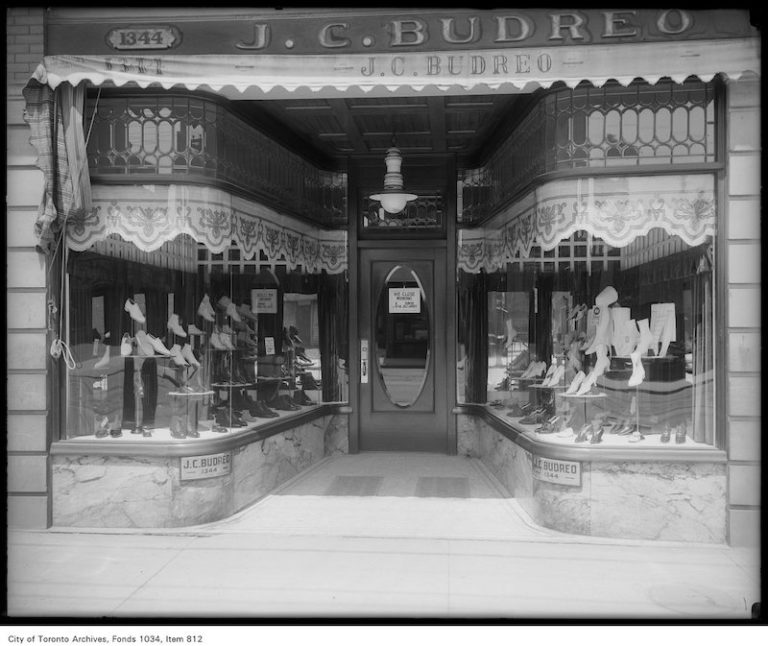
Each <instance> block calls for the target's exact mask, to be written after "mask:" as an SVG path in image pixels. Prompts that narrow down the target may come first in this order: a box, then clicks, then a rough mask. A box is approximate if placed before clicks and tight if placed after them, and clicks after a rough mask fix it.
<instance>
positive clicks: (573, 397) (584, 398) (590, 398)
mask: <svg viewBox="0 0 768 646" xmlns="http://www.w3.org/2000/svg"><path fill="white" fill-rule="evenodd" d="M558 395H559V396H560V397H562V398H564V399H565V400H567V401H569V402H570V401H579V402H581V404H582V406H581V411H580V412H581V413H583V417H582V418H581V419H579V418H577V417H576V410H574V411H573V415H572V417H571V424H572V426H573V427H574V428H577V427H580V426H582V425H584V424H586V423H588V422H589V421H590V420H592V419H593V418H594V417H596V416H597V415H598V414H599V413H600V412H602V410H601V411H599V412H596V413H595V414H593V415H590V414H589V412H590V411H589V409H590V407H591V405H594V404H595V403H596V402H598V401H600V400H603V399H605V398H606V397H607V395H606V394H605V393H602V392H590V393H586V394H584V395H578V394H576V393H572V394H567V393H558Z"/></svg>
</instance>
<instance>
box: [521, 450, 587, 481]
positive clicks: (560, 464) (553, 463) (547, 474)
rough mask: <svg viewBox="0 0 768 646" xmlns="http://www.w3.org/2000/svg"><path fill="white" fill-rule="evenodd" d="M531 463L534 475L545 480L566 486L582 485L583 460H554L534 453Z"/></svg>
mask: <svg viewBox="0 0 768 646" xmlns="http://www.w3.org/2000/svg"><path fill="white" fill-rule="evenodd" d="M532 457H533V461H532V464H531V468H532V473H533V477H534V478H536V479H537V480H542V481H543V482H554V483H555V484H559V485H565V486H566V487H579V486H581V462H566V461H565V460H552V459H550V458H543V457H541V456H540V455H534V456H532Z"/></svg>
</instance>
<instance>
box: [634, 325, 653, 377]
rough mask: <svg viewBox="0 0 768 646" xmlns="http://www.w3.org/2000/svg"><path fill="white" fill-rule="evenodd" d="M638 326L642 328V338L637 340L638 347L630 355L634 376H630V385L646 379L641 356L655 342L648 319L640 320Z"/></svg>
mask: <svg viewBox="0 0 768 646" xmlns="http://www.w3.org/2000/svg"><path fill="white" fill-rule="evenodd" d="M637 327H638V329H639V330H640V339H639V340H638V342H637V347H636V348H635V350H634V352H632V353H631V354H630V355H629V356H630V357H631V359H632V376H631V377H630V378H629V386H638V385H640V384H641V383H643V380H644V379H645V368H643V362H642V360H641V357H644V356H645V355H646V354H647V353H648V348H650V347H651V344H652V343H653V334H651V327H650V324H649V323H648V319H642V320H640V321H638V322H637Z"/></svg>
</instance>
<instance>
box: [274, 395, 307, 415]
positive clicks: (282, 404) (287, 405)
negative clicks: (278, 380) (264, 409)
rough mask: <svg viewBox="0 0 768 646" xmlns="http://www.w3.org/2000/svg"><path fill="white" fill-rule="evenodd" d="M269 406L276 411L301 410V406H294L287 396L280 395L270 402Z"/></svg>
mask: <svg viewBox="0 0 768 646" xmlns="http://www.w3.org/2000/svg"><path fill="white" fill-rule="evenodd" d="M269 405H270V406H271V407H272V408H274V409H276V410H285V411H293V410H300V409H301V406H297V405H296V404H294V403H293V402H292V401H291V400H290V399H289V398H288V396H287V395H278V396H277V397H275V398H274V399H272V400H271V401H270V402H269Z"/></svg>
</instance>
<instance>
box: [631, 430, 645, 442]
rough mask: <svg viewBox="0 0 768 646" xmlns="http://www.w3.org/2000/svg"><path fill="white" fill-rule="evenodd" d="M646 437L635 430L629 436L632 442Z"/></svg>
mask: <svg viewBox="0 0 768 646" xmlns="http://www.w3.org/2000/svg"><path fill="white" fill-rule="evenodd" d="M644 439H645V435H643V434H642V433H641V432H640V431H635V432H634V433H632V435H630V436H629V441H630V442H633V443H634V442H640V441H641V440H644Z"/></svg>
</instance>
